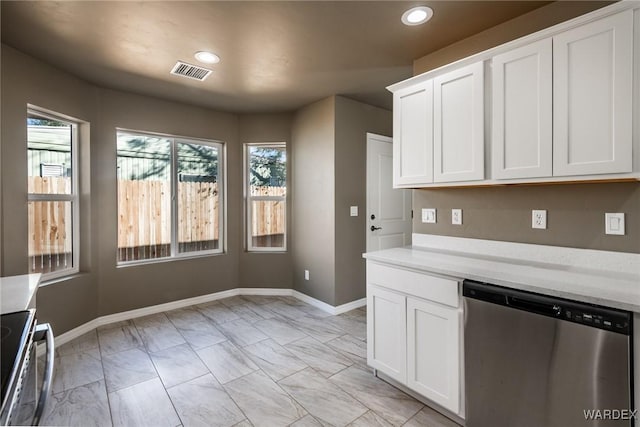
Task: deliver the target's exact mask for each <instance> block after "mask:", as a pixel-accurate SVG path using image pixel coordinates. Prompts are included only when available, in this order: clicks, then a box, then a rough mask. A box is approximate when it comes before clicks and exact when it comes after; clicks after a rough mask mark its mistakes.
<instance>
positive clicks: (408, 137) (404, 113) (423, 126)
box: [393, 80, 433, 186]
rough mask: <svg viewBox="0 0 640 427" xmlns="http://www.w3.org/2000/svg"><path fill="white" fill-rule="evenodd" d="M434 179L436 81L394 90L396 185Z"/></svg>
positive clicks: (414, 183)
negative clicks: (434, 88) (434, 98)
mask: <svg viewBox="0 0 640 427" xmlns="http://www.w3.org/2000/svg"><path fill="white" fill-rule="evenodd" d="M430 182H433V82H432V81H431V80H429V81H427V82H423V83H420V84H417V85H415V86H412V87H410V88H406V89H403V90H400V91H398V92H396V93H394V94H393V185H394V186H411V185H420V184H428V183H430Z"/></svg>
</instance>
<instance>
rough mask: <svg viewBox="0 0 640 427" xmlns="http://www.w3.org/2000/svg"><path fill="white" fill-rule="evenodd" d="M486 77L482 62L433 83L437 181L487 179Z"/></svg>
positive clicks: (447, 74) (439, 78) (434, 155)
mask: <svg viewBox="0 0 640 427" xmlns="http://www.w3.org/2000/svg"><path fill="white" fill-rule="evenodd" d="M483 76H484V65H483V63H482V62H478V63H475V64H472V65H469V66H467V67H463V68H459V69H457V70H454V71H451V72H448V73H446V74H443V75H441V76H438V77H436V78H435V79H434V81H433V86H434V89H433V92H434V109H433V113H434V123H433V135H434V140H433V160H434V161H433V168H434V175H433V178H434V179H433V180H434V182H453V181H474V180H482V179H484V81H483Z"/></svg>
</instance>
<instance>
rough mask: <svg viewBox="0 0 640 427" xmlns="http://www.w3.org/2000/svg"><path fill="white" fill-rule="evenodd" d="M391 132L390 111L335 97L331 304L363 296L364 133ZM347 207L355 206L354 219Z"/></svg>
mask: <svg viewBox="0 0 640 427" xmlns="http://www.w3.org/2000/svg"><path fill="white" fill-rule="evenodd" d="M392 130H393V117H392V114H391V111H389V110H384V109H382V108H377V107H372V106H370V105H366V104H363V103H361V102H357V101H353V100H351V99H348V98H345V97H342V96H336V142H335V169H336V195H335V234H336V265H335V272H336V273H335V274H336V297H335V305H340V304H345V303H348V302H350V301H355V300H357V299H360V298H364V297H365V296H366V294H367V293H366V268H365V262H364V259H363V258H362V254H363V253H364V252H366V250H367V246H366V244H367V242H366V237H367V236H366V224H367V220H366V218H367V215H368V213H367V211H366V207H367V132H371V133H376V134H379V135H386V136H391V134H392ZM350 206H358V208H359V214H358V216H357V217H352V216H350V213H349V207H350Z"/></svg>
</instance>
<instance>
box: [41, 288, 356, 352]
mask: <svg viewBox="0 0 640 427" xmlns="http://www.w3.org/2000/svg"><path fill="white" fill-rule="evenodd" d="M236 295H263V296H293V297H295V298H298V299H299V300H301V301H304V302H306V303H308V304H311V305H313V306H314V307H317V308H319V309H321V310H324V311H326V312H327V313H329V314H332V315H337V314H341V313H345V312H347V311H350V310H353V309H355V308H358V307H362V306H364V305H366V303H367V299H366V298H362V299H359V300H356V301H352V302H350V303H347V304H342V305H339V306H337V307H334V306H332V305H330V304H327V303H325V302H322V301H320V300H317V299H315V298H312V297H310V296H308V295H305V294H303V293H301V292H298V291H296V290H293V289H281V288H280V289H278V288H235V289H229V290H227V291H221V292H215V293H212V294H207V295H200V296H197V297H193V298H186V299H181V300H178V301H171V302H167V303H164V304H158V305H152V306H149V307H143V308H138V309H135V310H129V311H123V312H120V313H115V314H109V315H106V316H100V317H98V318H96V319H93V320H90V321H88V322H87V323H84V324H82V325H80V326H78V327H76V328H73V329H71V330H70V331H67V332H65V333H63V334H60V335H57V336H56V338H55V339H56V346H61V345H63V344H65V343H68V342H69V341H71V340H74V339H76V338H78V337H79V336H81V335H84V334H86V333H87V332H91V331H92V330H93V329H95V328H97V327H99V326H104V325H108V324H110V323H115V322H121V321H123V320H130V319H135V318H138V317H143V316H148V315H150V314H156V313H162V312H164V311H169V310H175V309H178V308H183V307H189V306H192V305H196V304H204V303H207V302H211V301H215V300H219V299H223V298H229V297H232V296H236ZM53 332H54V334H55V331H53ZM44 351H45V348H44V346H43V345H41V346H38V352H37V353H38V356H40V355H41V354H44Z"/></svg>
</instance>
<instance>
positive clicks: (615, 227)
mask: <svg viewBox="0 0 640 427" xmlns="http://www.w3.org/2000/svg"><path fill="white" fill-rule="evenodd" d="M604 232H605V234H614V235H618V236H624V214H623V213H606V214H604Z"/></svg>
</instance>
